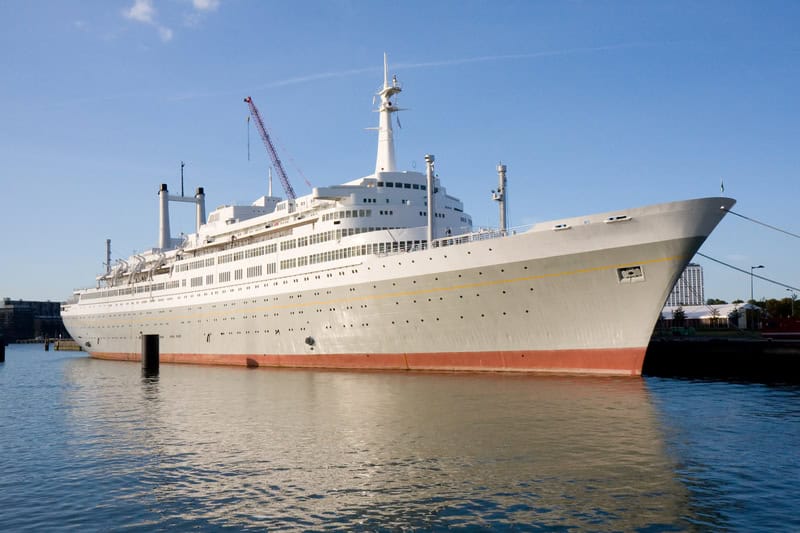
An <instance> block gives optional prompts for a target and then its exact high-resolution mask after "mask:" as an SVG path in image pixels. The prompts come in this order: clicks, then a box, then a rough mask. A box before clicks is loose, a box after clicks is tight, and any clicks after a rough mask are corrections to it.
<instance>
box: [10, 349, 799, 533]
mask: <svg viewBox="0 0 800 533" xmlns="http://www.w3.org/2000/svg"><path fill="white" fill-rule="evenodd" d="M799 445H800V386H797V385H776V384H759V383H735V382H726V381H700V380H680V379H666V378H594V377H573V376H536V375H507V374H465V373H452V374H449V373H403V372H339V371H318V370H317V371H309V370H275V369H263V368H259V369H247V368H226V367H201V366H184V365H161V369H160V375H159V376H158V377H149V378H146V377H143V376H142V374H141V368H140V366H139V365H138V364H137V363H123V362H113V361H99V360H93V359H90V358H88V357H87V356H86V354H85V353H73V352H53V351H49V352H45V351H44V350H43V349H42V346H41V345H11V346H8V347H7V348H6V362H5V363H3V364H0V501H1V502H2V505H0V529H2V530H6V531H55V530H65V529H70V530H81V531H108V530H126V531H157V530H165V529H178V530H185V529H198V530H201V531H214V530H231V531H237V530H243V529H256V530H270V531H279V530H322V529H326V530H337V529H338V530H347V531H352V530H359V531H373V530H437V529H446V528H456V529H462V528H463V529H467V530H475V529H477V530H523V531H525V530H593V531H604V530H614V531H634V530H640V531H673V530H674V531H685V530H729V531H753V530H764V531H798V530H800V516H798V514H797V513H796V512H795V509H796V504H797V502H798V501H800V486H799V484H798V480H800V459H799V457H800V453H798V446H799Z"/></svg>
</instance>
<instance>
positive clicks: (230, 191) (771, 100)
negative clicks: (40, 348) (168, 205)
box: [0, 0, 800, 301]
mask: <svg viewBox="0 0 800 533" xmlns="http://www.w3.org/2000/svg"><path fill="white" fill-rule="evenodd" d="M798 27H800V3H798V2H794V1H786V2H780V1H752V2H744V1H735V0H732V1H728V0H725V1H701V2H697V1H686V2H683V1H664V2H641V1H631V2H628V1H581V0H573V1H567V0H565V1H561V2H555V1H552V2H544V1H533V0H524V1H514V0H507V1H502V2H489V1H474V0H458V1H450V0H439V1H436V2H430V1H406V2H396V1H392V2H386V1H380V0H369V1H368V0H329V1H306V0H297V1H291V2H290V1H269V0H263V1H256V0H80V1H78V0H36V1H23V0H0V76H1V77H0V201H1V202H2V220H3V228H2V230H0V297H10V298H13V299H29V300H53V301H63V300H66V299H67V298H69V297H70V296H71V294H72V291H73V290H74V289H76V288H80V287H87V286H93V285H94V283H95V276H96V275H97V274H98V273H100V272H102V271H103V270H104V267H103V262H104V261H105V242H106V239H107V238H110V239H111V240H112V259H113V260H116V259H118V258H127V257H128V256H129V255H130V254H131V253H134V252H135V251H142V250H145V249H149V248H151V247H155V246H156V245H157V242H158V197H157V191H158V188H159V184H160V183H167V184H168V186H169V189H170V192H171V193H173V194H179V193H180V163H181V161H183V162H185V164H186V166H185V168H184V179H185V191H186V192H187V194H191V193H193V191H194V190H195V188H196V187H198V186H202V187H204V188H205V191H206V202H207V207H208V210H209V211H210V210H211V209H213V208H215V207H217V206H219V205H223V204H231V203H247V204H249V203H251V202H252V201H253V200H255V199H256V198H258V197H259V196H261V195H263V194H266V187H267V185H266V174H267V168H268V166H269V164H270V162H269V158H268V156H267V153H266V150H265V149H264V147H263V145H262V144H261V140H260V138H259V137H258V133H257V131H256V130H255V128H254V127H253V125H252V124H251V125H249V126H248V123H247V115H248V110H247V106H246V104H245V103H244V102H243V99H244V97H245V96H252V98H253V100H254V101H255V103H256V105H257V106H258V107H259V110H260V111H261V113H262V115H263V117H264V119H265V122H266V123H267V126H268V127H269V129H270V131H271V134H272V136H273V139H274V140H275V141H276V144H277V146H278V151H279V153H280V155H281V159H282V160H283V161H284V163H285V166H286V168H287V173H288V174H289V177H290V179H291V180H292V184H293V187H294V189H295V190H296V191H297V193H298V195H302V194H307V193H309V192H310V189H309V187H308V186H307V185H306V182H308V183H311V184H312V185H314V186H324V185H332V184H336V183H341V182H344V181H349V180H352V179H355V178H359V177H362V176H365V175H368V174H370V173H371V172H373V170H374V165H375V152H376V143H377V140H376V134H375V132H374V131H371V130H367V129H366V128H370V127H374V126H376V125H377V114H376V113H375V112H374V109H375V107H374V106H373V95H374V94H375V92H376V91H377V90H378V88H379V87H380V86H381V84H382V79H383V75H382V69H383V53H384V52H386V53H387V54H388V57H389V64H390V71H391V72H392V73H394V74H396V75H397V77H398V79H399V81H400V82H401V84H402V86H403V92H402V93H401V94H400V95H399V99H398V103H399V104H400V105H401V107H404V108H406V109H407V110H406V111H403V112H402V113H400V121H401V123H402V128H397V127H395V140H396V149H397V161H398V166H399V167H400V168H401V169H406V170H413V169H417V170H420V171H423V170H424V159H423V158H424V155H425V154H426V153H431V154H434V155H435V156H436V163H437V172H438V174H439V177H440V179H441V180H442V182H443V184H444V186H445V187H446V188H447V190H448V193H450V194H452V195H454V196H456V197H459V198H460V199H462V200H463V201H464V203H465V208H466V211H467V212H468V213H470V214H471V215H472V218H473V221H474V223H475V224H476V225H477V226H497V224H498V212H497V205H496V203H494V202H493V201H492V200H491V190H492V189H494V188H495V187H496V184H497V175H496V170H495V168H496V165H497V163H498V162H499V161H502V162H503V163H504V164H506V165H507V166H508V180H509V184H508V196H509V200H508V213H509V214H508V216H509V221H510V225H511V226H521V225H524V224H530V223H533V222H538V221H547V220H552V219H557V218H563V217H570V216H579V215H584V214H591V213H598V212H604V211H609V210H616V209H624V208H629V207H636V206H639V205H647V204H653V203H659V202H666V201H674V200H683V199H688V198H696V197H705V196H718V195H720V194H721V193H720V190H721V186H722V185H724V195H726V196H731V197H733V198H736V199H737V201H738V203H737V205H736V206H735V207H734V211H735V212H737V213H740V214H742V215H744V216H747V217H749V218H751V219H755V220H758V221H761V222H764V223H766V224H770V225H772V226H775V227H777V228H780V229H783V230H786V231H789V232H791V233H794V234H800V220H799V219H798V212H799V211H798V199H800V96H799V95H800V31H798V30H797V28H798ZM248 154H249V158H248ZM275 187H276V189H275V190H276V192H278V193H279V192H280V188H279V185H278V183H277V180H276V183H275ZM173 205H174V206H173V210H172V222H173V228H172V229H173V235H177V233H178V232H180V231H184V232H191V231H192V225H193V211H192V206H191V205H190V204H173ZM700 252H701V253H703V254H704V255H706V256H708V257H711V258H714V259H716V260H718V261H722V262H724V263H728V264H730V265H733V266H735V267H738V268H740V269H742V270H743V271H744V272H739V271H736V270H733V269H731V268H728V267H726V266H723V265H721V264H719V263H717V262H714V261H712V260H709V259H706V258H705V257H701V256H697V257H695V262H697V263H699V264H701V265H702V266H703V268H704V275H705V295H706V298H721V299H724V300H727V301H731V300H734V299H737V298H741V299H748V298H749V293H750V282H751V277H750V271H751V270H750V267H751V266H757V265H763V266H764V268H762V269H757V270H755V271H754V272H755V274H756V275H760V276H763V277H764V278H768V279H769V280H774V281H777V282H779V283H782V284H783V285H777V284H773V283H770V282H769V281H767V280H764V279H759V278H753V279H752V281H753V286H754V295H755V297H756V298H757V299H760V298H765V297H766V298H784V297H788V296H790V294H791V291H788V290H787V287H786V286H789V287H795V288H796V287H800V268H798V265H800V240H798V238H797V237H792V236H790V235H787V234H785V233H781V232H778V231H775V230H770V229H768V228H766V227H764V226H761V225H758V224H755V223H753V222H750V221H748V220H746V219H744V218H741V217H736V216H730V215H729V216H727V217H726V218H725V219H724V220H723V221H722V223H721V224H720V226H719V227H718V228H717V230H716V231H715V232H714V233H713V234H712V235H711V236H710V237H709V239H708V240H707V241H706V243H705V244H704V245H703V247H702V248H701V250H700ZM798 293H800V291H798Z"/></svg>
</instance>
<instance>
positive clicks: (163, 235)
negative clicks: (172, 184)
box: [158, 183, 172, 250]
mask: <svg viewBox="0 0 800 533" xmlns="http://www.w3.org/2000/svg"><path fill="white" fill-rule="evenodd" d="M170 246H172V242H171V240H170V230H169V191H167V184H166V183H162V184H161V189H159V191H158V247H159V248H161V249H162V250H166V249H167V248H169V247H170Z"/></svg>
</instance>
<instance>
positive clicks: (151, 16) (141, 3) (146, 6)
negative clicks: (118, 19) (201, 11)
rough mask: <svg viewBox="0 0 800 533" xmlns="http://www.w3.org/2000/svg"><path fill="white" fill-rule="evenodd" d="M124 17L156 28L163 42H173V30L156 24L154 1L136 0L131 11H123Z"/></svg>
mask: <svg viewBox="0 0 800 533" xmlns="http://www.w3.org/2000/svg"><path fill="white" fill-rule="evenodd" d="M209 1H213V0H209ZM122 15H123V16H124V17H125V18H127V19H129V20H133V21H136V22H141V23H142V24H149V25H150V26H153V27H155V28H156V30H157V31H158V36H159V37H161V40H162V41H164V42H167V41H171V40H172V36H173V33H172V30H171V29H170V28H168V27H166V26H164V25H162V24H159V23H158V22H156V8H155V7H153V0H134V2H133V5H132V6H131V7H130V9H124V10H123V11H122Z"/></svg>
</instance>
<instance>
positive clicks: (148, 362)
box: [142, 335, 158, 376]
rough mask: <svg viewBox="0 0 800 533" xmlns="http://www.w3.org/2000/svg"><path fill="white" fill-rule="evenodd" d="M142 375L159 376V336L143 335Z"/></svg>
mask: <svg viewBox="0 0 800 533" xmlns="http://www.w3.org/2000/svg"><path fill="white" fill-rule="evenodd" d="M142 373H143V374H147V375H149V376H156V375H158V335H142Z"/></svg>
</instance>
